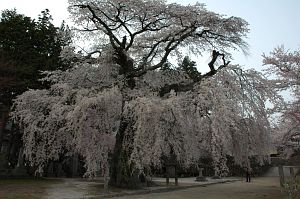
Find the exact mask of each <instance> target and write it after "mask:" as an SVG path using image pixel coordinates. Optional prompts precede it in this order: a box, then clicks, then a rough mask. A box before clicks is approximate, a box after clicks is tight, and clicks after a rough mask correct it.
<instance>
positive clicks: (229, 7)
mask: <svg viewBox="0 0 300 199" xmlns="http://www.w3.org/2000/svg"><path fill="white" fill-rule="evenodd" d="M168 2H176V3H180V4H195V3H196V2H197V0H168ZM199 2H201V3H205V4H206V5H207V8H208V10H211V11H214V12H217V13H220V14H225V15H227V16H236V17H241V18H243V19H245V20H246V21H247V22H248V23H249V24H250V25H249V28H250V34H249V35H248V37H249V38H248V39H247V41H248V43H249V45H250V55H249V56H247V57H245V56H244V55H243V53H242V52H234V53H233V57H234V60H233V62H232V63H234V64H240V65H243V66H245V67H247V68H257V69H259V68H261V67H260V66H261V63H262V57H261V55H262V54H263V53H264V52H265V53H268V52H270V51H271V50H272V49H273V48H274V47H276V46H278V45H282V44H283V45H284V46H285V47H286V48H287V49H291V50H296V49H299V48H300V0H199ZM67 6H68V3H67V0H0V10H4V9H12V8H16V9H17V11H18V13H21V14H25V15H26V16H30V17H32V18H36V17H37V16H38V14H39V13H40V12H41V11H42V10H44V9H46V8H48V9H49V10H50V13H51V14H52V16H53V19H54V23H55V24H56V25H57V26H59V25H60V24H61V22H62V20H63V19H67V18H68V12H67ZM203 61H204V62H208V60H203Z"/></svg>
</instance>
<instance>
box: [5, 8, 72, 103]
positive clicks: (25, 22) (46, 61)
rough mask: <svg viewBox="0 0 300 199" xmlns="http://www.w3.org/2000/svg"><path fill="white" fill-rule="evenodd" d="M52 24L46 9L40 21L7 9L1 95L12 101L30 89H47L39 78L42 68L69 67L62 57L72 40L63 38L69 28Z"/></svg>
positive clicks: (7, 100) (6, 100)
mask: <svg viewBox="0 0 300 199" xmlns="http://www.w3.org/2000/svg"><path fill="white" fill-rule="evenodd" d="M67 29H68V28H67V27H66V26H65V25H64V24H63V25H62V26H61V28H58V27H55V26H54V25H53V24H52V17H51V15H50V13H49V10H47V9H46V10H45V11H42V12H41V14H40V16H39V18H38V20H37V21H36V20H34V19H31V18H30V17H26V16H24V15H22V14H18V13H17V11H16V10H4V11H3V12H2V14H1V18H0V63H1V64H0V71H1V73H0V74H1V75H0V96H1V98H0V99H1V102H2V103H5V104H11V100H12V99H13V98H14V96H16V95H18V94H21V93H22V92H24V91H25V90H27V89H29V88H43V87H44V86H45V85H42V84H41V83H40V82H39V81H38V79H40V78H41V74H40V72H41V71H45V70H56V69H66V68H67V67H68V66H67V65H66V64H64V63H63V62H62V60H61V58H60V53H61V50H62V47H63V46H65V45H67V44H68V43H69V42H70V39H67V40H64V39H62V38H60V36H59V35H60V32H61V31H67Z"/></svg>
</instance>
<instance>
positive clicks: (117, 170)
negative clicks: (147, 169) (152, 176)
mask: <svg viewBox="0 0 300 199" xmlns="http://www.w3.org/2000/svg"><path fill="white" fill-rule="evenodd" d="M131 126H132V124H131V122H128V121H124V120H123V121H122V123H121V126H120V130H119V132H118V134H117V136H116V145H115V150H114V154H113V155H112V158H111V160H110V183H109V184H110V185H111V186H115V187H126V188H137V187H139V185H140V182H139V178H138V174H139V172H138V171H137V170H136V169H135V168H134V165H132V164H131V163H130V162H129V159H130V155H131V152H132V148H131V147H127V148H126V147H124V143H126V146H131V144H132V142H133V136H132V131H131Z"/></svg>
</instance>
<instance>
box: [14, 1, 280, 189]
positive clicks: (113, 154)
mask: <svg viewBox="0 0 300 199" xmlns="http://www.w3.org/2000/svg"><path fill="white" fill-rule="evenodd" d="M69 3H70V7H69V10H70V12H71V14H72V15H73V18H74V20H75V22H76V23H77V25H78V26H81V27H82V33H83V34H84V35H87V36H88V38H89V39H93V38H95V41H94V42H95V43H94V45H93V47H94V48H93V49H92V48H91V52H90V53H88V54H87V57H88V59H77V62H74V65H73V68H72V69H70V70H68V71H66V72H60V71H54V72H50V73H48V76H47V77H46V78H45V80H47V81H51V82H52V83H53V85H52V86H51V87H50V89H48V90H30V91H28V92H25V93H24V94H22V95H21V96H19V97H18V98H17V100H16V103H15V107H16V109H15V111H14V112H13V113H12V117H13V118H14V119H15V120H16V121H17V123H19V124H20V127H22V129H23V130H24V135H23V139H24V144H25V146H24V147H25V155H26V157H27V159H28V160H29V161H30V162H31V163H32V164H33V165H37V166H39V169H40V172H42V169H43V167H44V165H45V163H46V162H47V161H48V160H49V159H56V158H58V157H59V155H60V154H61V153H65V151H70V152H71V153H72V152H74V151H76V152H78V153H80V154H81V155H82V156H83V157H84V159H85V163H86V167H87V173H86V174H87V175H89V176H93V175H95V173H96V172H97V171H98V170H99V169H100V170H101V171H102V172H103V174H104V176H106V177H108V175H109V174H110V181H111V183H112V184H114V185H118V186H124V185H127V186H128V185H132V184H134V180H132V179H133V178H134V173H135V172H134V170H135V169H137V168H138V169H142V168H149V167H161V166H162V165H163V161H162V157H175V159H176V160H175V162H177V163H178V164H180V165H182V166H184V167H187V166H189V165H192V164H197V163H198V160H199V159H200V157H203V156H206V157H207V156H211V157H212V159H213V162H214V166H215V172H216V175H222V173H224V172H225V171H226V155H232V156H234V157H235V160H236V162H237V163H238V164H241V165H247V164H248V162H249V161H248V156H250V155H257V157H261V158H262V157H264V155H266V146H267V140H268V139H267V137H268V134H267V133H266V132H267V130H268V127H269V123H268V120H267V116H268V115H267V113H266V112H265V101H266V100H267V99H269V100H271V101H273V100H276V99H277V98H276V97H277V96H275V95H274V93H272V92H271V91H269V90H268V89H267V84H265V79H264V78H263V77H262V75H261V74H260V73H258V72H255V71H253V70H250V71H243V70H242V69H241V68H239V67H238V66H229V62H228V61H226V60H225V57H226V56H227V55H228V53H227V50H228V49H232V48H242V49H245V48H246V46H247V45H246V43H245V42H244V40H243V38H244V37H245V36H246V33H247V32H248V28H247V23H246V22H245V21H244V20H242V19H240V18H237V17H228V18H227V17H224V16H223V15H222V16H221V15H219V14H216V13H214V12H211V11H208V10H206V8H205V6H204V5H203V4H199V3H197V4H196V5H193V6H191V5H189V6H182V5H179V4H166V2H165V1H142V0H132V1H123V0H109V1H89V0H84V1H82V0H80V1H79V0H70V1H69ZM99 38H101V44H99V45H97V44H98V39H99ZM186 50H188V51H190V52H191V53H194V54H199V53H201V52H203V51H205V50H208V51H211V52H212V57H211V61H210V62H209V63H208V66H209V68H210V71H209V72H208V73H205V74H201V76H200V77H199V78H198V79H197V81H195V80H194V79H191V78H190V77H189V76H188V75H187V74H186V72H183V71H181V70H161V69H163V68H164V66H165V64H166V63H167V59H168V58H169V57H172V55H174V56H181V54H182V53H181V52H185V51H186ZM99 51H100V52H101V56H100V57H95V56H93V55H94V53H99ZM64 55H65V56H66V57H74V54H72V51H71V54H68V52H67V51H65V52H64ZM217 63H221V64H217ZM221 69H223V70H221ZM244 118H248V119H249V120H247V121H251V122H252V123H253V122H254V123H255V124H256V127H257V130H256V131H246V132H248V134H247V136H245V131H244V129H245V128H247V126H248V125H252V123H251V122H244V125H240V121H242V120H243V119H244ZM241 126H243V128H242V127H241ZM256 127H255V128H256ZM45 135H46V136H45ZM237 138H240V139H237ZM253 143H255V146H256V147H250V146H251V144H253ZM246 146H247V147H246Z"/></svg>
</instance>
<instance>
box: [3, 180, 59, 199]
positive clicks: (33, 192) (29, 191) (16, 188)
mask: <svg viewBox="0 0 300 199" xmlns="http://www.w3.org/2000/svg"><path fill="white" fill-rule="evenodd" d="M59 182H60V180H57V179H0V198H1V199H40V198H42V196H44V195H45V189H46V188H47V187H48V186H49V185H52V184H56V183H59Z"/></svg>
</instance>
